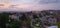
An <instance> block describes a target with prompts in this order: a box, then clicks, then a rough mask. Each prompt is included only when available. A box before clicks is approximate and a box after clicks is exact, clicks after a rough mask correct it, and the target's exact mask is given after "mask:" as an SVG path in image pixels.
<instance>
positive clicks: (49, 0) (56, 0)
mask: <svg viewBox="0 0 60 28" xmlns="http://www.w3.org/2000/svg"><path fill="white" fill-rule="evenodd" d="M59 2H60V0H40V2H39V3H40V4H49V3H59Z"/></svg>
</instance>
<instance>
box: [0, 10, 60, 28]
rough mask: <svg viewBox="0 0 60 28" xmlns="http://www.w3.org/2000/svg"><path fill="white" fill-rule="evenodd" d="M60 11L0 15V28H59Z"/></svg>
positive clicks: (3, 13)
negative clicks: (52, 27) (55, 27)
mask: <svg viewBox="0 0 60 28" xmlns="http://www.w3.org/2000/svg"><path fill="white" fill-rule="evenodd" d="M58 25H59V26H60V10H43V11H30V12H2V13H0V28H47V27H49V26H57V27H58V28H60V27H59V26H58Z"/></svg>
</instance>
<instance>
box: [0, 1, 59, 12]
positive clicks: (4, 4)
mask: <svg viewBox="0 0 60 28" xmlns="http://www.w3.org/2000/svg"><path fill="white" fill-rule="evenodd" d="M59 7H60V0H0V11H2V10H7V11H10V10H11V11H16V10H17V11H19V10H20V11H22V10H24V11H25V10H27V11H30V10H32V11H34V10H37V11H38V10H48V9H60V8H59Z"/></svg>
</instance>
